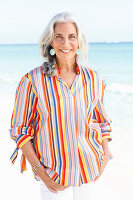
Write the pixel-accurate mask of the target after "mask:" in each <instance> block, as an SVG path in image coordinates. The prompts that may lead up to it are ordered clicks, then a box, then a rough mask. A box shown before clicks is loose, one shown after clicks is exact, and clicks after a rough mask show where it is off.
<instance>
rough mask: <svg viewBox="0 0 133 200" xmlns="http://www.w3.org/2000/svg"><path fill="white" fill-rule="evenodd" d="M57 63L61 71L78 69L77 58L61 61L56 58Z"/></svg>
mask: <svg viewBox="0 0 133 200" xmlns="http://www.w3.org/2000/svg"><path fill="white" fill-rule="evenodd" d="M56 63H57V65H58V67H59V69H60V72H61V73H70V72H75V69H76V67H75V66H76V60H74V59H73V60H68V61H64V60H63V61H61V60H58V59H56Z"/></svg>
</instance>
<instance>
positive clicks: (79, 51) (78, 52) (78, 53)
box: [76, 48, 81, 56]
mask: <svg viewBox="0 0 133 200" xmlns="http://www.w3.org/2000/svg"><path fill="white" fill-rule="evenodd" d="M76 54H77V55H78V56H79V55H80V54H81V50H80V49H79V48H78V49H77V51H76Z"/></svg>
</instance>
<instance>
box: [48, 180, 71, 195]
mask: <svg viewBox="0 0 133 200" xmlns="http://www.w3.org/2000/svg"><path fill="white" fill-rule="evenodd" d="M45 185H46V186H47V188H48V189H49V190H50V191H51V192H53V193H57V192H58V191H62V190H64V189H66V188H68V187H69V186H63V185H60V184H58V183H56V182H54V181H53V180H51V181H50V182H49V183H45Z"/></svg>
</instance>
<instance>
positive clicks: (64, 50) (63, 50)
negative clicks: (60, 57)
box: [60, 49, 71, 53]
mask: <svg viewBox="0 0 133 200" xmlns="http://www.w3.org/2000/svg"><path fill="white" fill-rule="evenodd" d="M60 51H62V52H64V53H69V52H70V51H71V49H69V50H66V49H60Z"/></svg>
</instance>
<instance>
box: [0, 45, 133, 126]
mask: <svg viewBox="0 0 133 200" xmlns="http://www.w3.org/2000/svg"><path fill="white" fill-rule="evenodd" d="M42 62H43V59H42V58H41V56H40V55H39V49H38V45H37V44H25V45H22V44H21V45H19V44H18V45H0V90H1V101H2V103H5V102H6V103H7V104H8V105H10V109H11V108H12V109H13V102H14V98H15V91H16V88H17V85H18V83H19V81H20V79H21V77H22V76H23V75H24V74H25V73H27V72H28V71H30V70H31V69H33V68H34V67H37V66H39V65H41V64H42ZM88 67H90V68H92V69H95V70H98V71H99V72H100V73H101V74H102V76H103V78H104V79H105V82H106V90H105V98H104V103H105V109H106V112H107V114H108V115H109V117H110V118H111V120H112V125H113V126H116V127H123V128H124V127H125V128H126V127H131V128H132V124H133V117H132V116H133V106H132V102H133V42H121V43H90V44H89V65H88ZM5 98H6V99H5ZM9 99H10V102H8V100H9ZM2 105H3V104H1V106H2ZM1 109H3V106H2V108H1ZM6 110H7V112H8V106H7V105H6ZM10 112H11V111H10Z"/></svg>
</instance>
